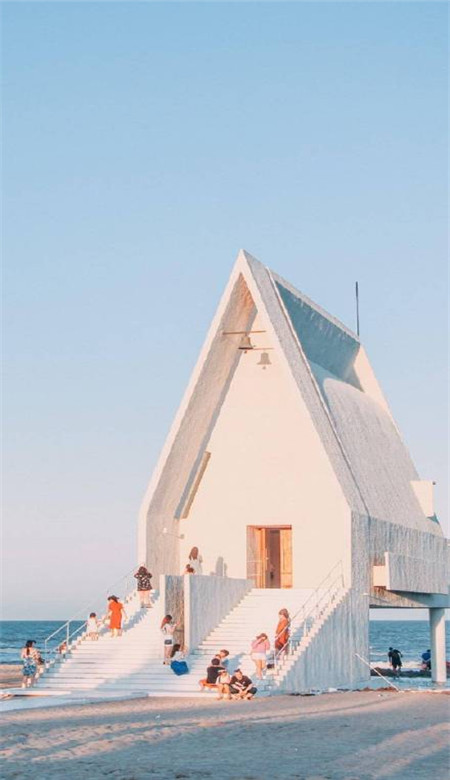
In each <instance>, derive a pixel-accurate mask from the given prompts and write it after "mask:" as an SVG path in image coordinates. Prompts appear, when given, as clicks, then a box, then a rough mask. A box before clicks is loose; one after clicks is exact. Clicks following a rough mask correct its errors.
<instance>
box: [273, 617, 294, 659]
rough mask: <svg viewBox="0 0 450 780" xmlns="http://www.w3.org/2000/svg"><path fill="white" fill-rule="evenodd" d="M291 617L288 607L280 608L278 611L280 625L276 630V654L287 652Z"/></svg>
mask: <svg viewBox="0 0 450 780" xmlns="http://www.w3.org/2000/svg"><path fill="white" fill-rule="evenodd" d="M290 625H291V618H290V617H289V612H288V611H287V609H280V611H279V613H278V625H277V627H276V630H275V654H276V656H278V657H280V656H281V655H283V653H287V651H288V647H289V637H290V631H289V627H290Z"/></svg>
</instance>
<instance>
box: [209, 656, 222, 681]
mask: <svg viewBox="0 0 450 780" xmlns="http://www.w3.org/2000/svg"><path fill="white" fill-rule="evenodd" d="M223 671H224V667H223V666H222V665H221V663H220V661H219V659H218V658H213V659H212V661H211V665H210V666H208V668H207V670H206V682H207V683H208V684H209V685H215V684H216V682H217V678H218V676H219V675H220V674H221V672H223Z"/></svg>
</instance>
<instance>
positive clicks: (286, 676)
mask: <svg viewBox="0 0 450 780" xmlns="http://www.w3.org/2000/svg"><path fill="white" fill-rule="evenodd" d="M138 537H139V538H138V547H139V550H138V559H139V563H140V564H146V565H147V566H148V567H149V569H150V570H151V572H152V574H153V584H154V590H153V592H152V608H151V609H141V605H140V603H139V598H138V594H137V592H136V590H135V579H134V577H133V572H131V576H129V577H128V579H127V581H126V583H125V584H123V583H122V584H121V585H120V590H117V589H116V588H115V589H114V590H115V593H118V594H119V595H120V597H121V598H122V599H123V598H124V597H125V599H124V600H125V605H126V612H127V622H126V624H125V630H124V632H123V635H122V636H120V637H119V638H117V639H115V640H114V641H112V640H111V638H110V637H109V636H108V632H107V629H106V628H105V629H102V631H101V633H100V637H99V640H98V641H96V642H89V641H86V635H85V634H83V633H82V632H83V631H84V628H83V625H84V624H82V625H81V628H80V626H79V625H78V624H77V625H76V626H75V627H74V625H73V621H72V622H71V621H67V623H65V624H64V625H63V626H61V628H60V629H57V631H56V632H53V634H52V635H50V637H48V640H47V641H46V642H45V658H46V667H47V669H46V672H45V674H44V675H43V676H42V679H41V680H40V681H39V685H38V688H39V689H40V692H41V693H45V692H46V691H48V692H50V693H54V692H55V691H59V692H65V693H67V692H70V693H74V694H77V693H78V694H79V693H80V692H83V691H84V692H85V691H86V690H90V691H91V692H95V694H96V695H99V696H103V695H117V694H119V695H126V696H128V695H130V694H131V693H137V694H139V695H142V694H143V695H146V694H150V695H171V696H177V695H184V696H192V695H204V694H203V693H201V692H200V686H199V681H200V680H201V679H202V678H203V677H204V676H205V670H206V667H207V665H208V664H209V663H210V660H211V657H212V656H213V655H214V654H215V653H216V652H217V651H218V650H220V649H222V648H224V649H227V650H228V651H229V653H230V658H229V661H230V669H235V668H236V667H237V666H239V667H241V668H242V669H243V670H244V671H245V672H247V673H250V675H252V673H253V671H254V666H253V663H252V658H251V653H250V648H251V642H252V640H253V639H254V638H255V637H256V635H258V634H260V633H262V632H265V633H266V634H267V636H268V638H269V640H270V643H271V649H272V650H273V648H274V645H275V638H276V630H277V629H276V627H277V621H278V615H279V611H280V610H287V611H288V612H289V617H290V640H289V644H288V646H287V647H284V648H283V649H282V651H276V652H275V655H274V657H271V659H270V660H271V663H270V668H268V671H267V675H266V679H265V680H262V681H259V680H258V689H259V694H258V695H260V694H261V693H263V692H264V691H265V692H266V693H267V692H269V693H272V694H274V693H278V692H291V693H296V692H299V693H301V692H304V691H310V690H311V689H319V690H324V689H327V688H340V687H343V688H355V687H359V686H362V685H366V684H367V682H368V681H369V678H370V668H369V666H368V659H369V609H370V607H387V606H389V607H407V608H411V609H414V608H419V607H422V608H423V607H426V608H427V609H428V610H429V619H430V648H431V651H432V658H431V668H432V676H433V679H434V680H435V682H438V683H439V682H444V681H445V679H446V659H445V607H446V606H448V604H449V591H448V542H447V540H446V539H445V538H444V535H443V533H442V530H441V527H440V525H439V522H438V520H437V518H436V515H435V512H434V508H433V483H432V482H430V481H424V480H421V479H420V477H419V475H418V474H417V471H416V469H415V468H414V464H413V463H412V460H411V457H410V455H409V453H408V451H407V449H406V447H405V445H404V443H403V441H402V439H401V436H400V434H399V431H398V429H397V427H396V424H395V421H394V420H393V418H392V415H391V412H390V410H389V407H388V404H387V402H386V400H385V398H384V395H383V393H382V391H381V389H380V387H379V385H378V383H377V380H376V378H375V375H374V373H373V371H372V369H371V366H370V363H369V360H368V358H367V356H366V353H365V351H364V349H363V347H362V346H361V343H360V341H359V339H358V338H357V336H356V335H355V334H354V333H352V332H351V331H350V330H349V329H348V328H346V327H345V326H344V325H342V324H341V323H340V322H338V321H337V320H336V319H335V318H334V317H332V316H330V315H329V314H327V313H326V312H325V311H323V310H322V309H321V308H320V307H319V306H317V305H316V304H315V303H313V302H312V301H311V300H309V299H308V298H306V297H305V296H304V295H303V294H301V293H300V292H298V291H297V290H296V289H295V288H293V287H292V286H291V285H290V284H288V283H287V282H285V281H284V280H283V279H281V278H280V277H279V276H277V274H275V273H273V272H272V271H270V270H269V269H268V268H266V267H265V266H263V265H262V264H261V263H259V262H258V261H257V260H255V259H254V258H253V257H251V256H250V255H249V254H247V252H244V251H241V252H240V253H239V255H238V258H237V261H236V264H235V266H234V268H233V271H232V273H231V277H230V280H229V282H228V285H227V288H226V290H225V293H224V295H223V298H222V300H221V302H220V304H219V308H218V310H217V313H216V315H215V318H214V321H213V323H212V326H211V329H210V331H209V334H208V336H207V339H206V342H205V345H204V347H203V349H202V351H201V354H200V357H199V360H198V362H197V365H196V367H195V369H194V373H193V375H192V378H191V381H190V383H189V386H188V388H187V390H186V393H185V396H184V399H183V401H182V403H181V406H180V409H179V411H178V413H177V415H176V418H175V421H174V423H173V426H172V429H171V431H170V433H169V436H168V438H167V441H166V443H165V445H164V448H163V451H162V454H161V456H160V459H159V462H158V464H157V467H156V469H155V472H154V474H153V477H152V479H151V482H150V485H149V487H148V490H147V493H146V495H145V498H144V501H143V505H142V509H141V512H140V518H139V534H138ZM194 547H196V548H198V554H197V555H195V554H194V558H195V562H196V563H195V565H196V569H197V573H195V574H184V571H185V567H186V564H187V562H188V557H189V554H190V551H191V550H192V548H194ZM133 571H134V570H133ZM117 587H119V586H117ZM103 600H104V597H102V601H103ZM101 608H102V609H103V608H104V607H103V604H102V605H101ZM167 614H171V615H172V616H173V617H174V619H175V622H176V640H177V641H178V642H179V643H180V644H183V645H184V647H185V649H186V653H187V663H188V667H189V674H186V675H185V676H183V677H176V676H175V675H174V674H173V673H172V671H171V669H170V666H168V665H163V664H162V663H161V661H162V653H163V645H162V642H163V640H162V636H161V631H160V625H161V620H162V618H163V617H164V616H165V615H167ZM84 619H85V618H84ZM61 632H64V633H63V638H64V637H65V638H66V645H67V648H66V651H65V652H64V654H61V653H59V652H58V651H57V650H56V649H55V642H56V640H58V641H60V639H58V637H60V638H61ZM52 643H53V645H52ZM52 647H53V650H52ZM423 649H426V648H418V651H422V650H423ZM285 650H287V652H285Z"/></svg>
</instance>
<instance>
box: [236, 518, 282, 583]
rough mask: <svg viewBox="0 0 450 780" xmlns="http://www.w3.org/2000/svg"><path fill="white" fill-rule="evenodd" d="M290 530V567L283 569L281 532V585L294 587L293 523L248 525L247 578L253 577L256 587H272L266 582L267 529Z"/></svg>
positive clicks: (280, 538)
mask: <svg viewBox="0 0 450 780" xmlns="http://www.w3.org/2000/svg"><path fill="white" fill-rule="evenodd" d="M270 530H275V531H290V535H289V541H290V543H289V553H288V556H287V558H288V569H287V570H283V562H284V561H283V544H282V537H281V533H280V536H279V540H280V572H279V574H280V587H281V588H292V575H293V571H292V568H293V566H292V525H287V524H282V525H276V524H275V523H270V524H269V525H264V524H262V523H253V524H252V525H248V526H247V578H248V579H252V580H253V581H254V583H255V587H256V588H267V589H268V590H270V587H269V586H268V585H267V584H266V578H267V562H268V546H267V535H266V533H265V532H266V531H270Z"/></svg>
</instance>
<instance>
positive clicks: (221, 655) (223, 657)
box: [213, 650, 230, 669]
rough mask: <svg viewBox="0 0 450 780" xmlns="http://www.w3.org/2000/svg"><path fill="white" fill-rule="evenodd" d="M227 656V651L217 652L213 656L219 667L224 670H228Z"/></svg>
mask: <svg viewBox="0 0 450 780" xmlns="http://www.w3.org/2000/svg"><path fill="white" fill-rule="evenodd" d="M229 655H230V653H229V651H228V650H219V652H218V653H216V654H215V656H214V658H217V660H218V661H219V664H220V666H223V668H224V669H228V662H229V658H228V656H229ZM213 660H214V659H213Z"/></svg>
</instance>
